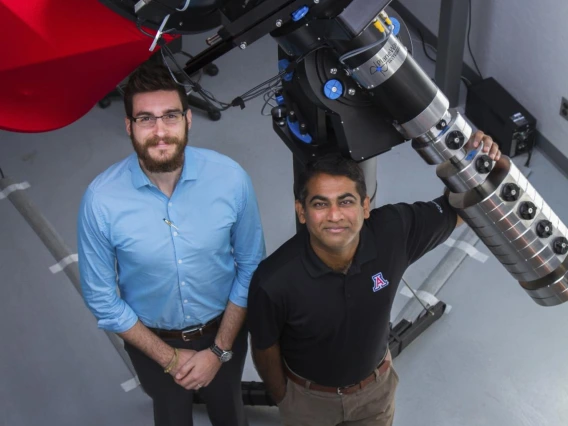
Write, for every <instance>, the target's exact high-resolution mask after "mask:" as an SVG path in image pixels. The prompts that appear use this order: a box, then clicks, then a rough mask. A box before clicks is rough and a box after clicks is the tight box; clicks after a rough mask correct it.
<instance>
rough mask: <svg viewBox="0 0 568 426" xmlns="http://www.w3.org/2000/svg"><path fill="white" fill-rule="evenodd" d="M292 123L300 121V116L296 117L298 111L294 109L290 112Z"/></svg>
mask: <svg viewBox="0 0 568 426" xmlns="http://www.w3.org/2000/svg"><path fill="white" fill-rule="evenodd" d="M289 118H290V123H295V122H296V121H298V117H296V113H295V112H294V111H290V113H289Z"/></svg>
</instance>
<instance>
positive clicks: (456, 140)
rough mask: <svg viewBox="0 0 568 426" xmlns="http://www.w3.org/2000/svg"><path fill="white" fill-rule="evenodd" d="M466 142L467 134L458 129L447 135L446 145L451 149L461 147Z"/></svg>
mask: <svg viewBox="0 0 568 426" xmlns="http://www.w3.org/2000/svg"><path fill="white" fill-rule="evenodd" d="M464 142H465V136H464V135H463V133H462V132H459V131H457V130H455V131H453V132H451V133H450V134H449V135H448V136H446V146H447V147H448V148H450V149H460V148H461V147H462V146H463V144H464Z"/></svg>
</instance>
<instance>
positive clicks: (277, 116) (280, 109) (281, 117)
mask: <svg viewBox="0 0 568 426" xmlns="http://www.w3.org/2000/svg"><path fill="white" fill-rule="evenodd" d="M270 112H271V114H272V119H273V120H274V121H275V122H276V124H278V125H279V126H284V125H285V124H286V114H287V113H286V107H285V106H282V105H279V106H275V107H274V108H272V110H271V111H270Z"/></svg>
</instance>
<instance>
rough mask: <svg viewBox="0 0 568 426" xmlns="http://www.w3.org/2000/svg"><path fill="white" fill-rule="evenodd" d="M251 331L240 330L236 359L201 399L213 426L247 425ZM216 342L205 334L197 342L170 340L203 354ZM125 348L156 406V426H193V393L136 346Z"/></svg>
mask: <svg viewBox="0 0 568 426" xmlns="http://www.w3.org/2000/svg"><path fill="white" fill-rule="evenodd" d="M247 336H248V331H247V329H246V327H243V329H242V330H241V331H240V333H239V335H238V336H237V338H236V339H235V343H234V344H233V348H232V350H233V358H232V359H231V360H230V361H229V362H227V363H225V364H223V365H222V366H221V368H220V369H219V372H218V373H217V375H216V376H215V378H214V379H213V381H212V382H211V383H210V384H209V386H207V387H205V388H201V389H200V390H199V391H198V392H199V396H200V397H201V398H202V399H203V401H205V405H206V407H207V413H208V414H209V419H210V420H211V424H212V425H213V426H248V421H247V419H246V417H245V413H244V405H243V397H242V390H241V380H242V375H243V369H244V365H245V358H246V354H247V349H248V343H247ZM214 340H215V334H206V335H204V336H202V337H200V338H199V339H198V340H194V341H191V342H184V341H183V340H181V339H180V340H167V341H166V342H167V343H168V344H169V345H170V346H172V347H176V348H180V349H193V350H195V351H201V350H204V349H207V348H209V347H210V346H211V345H212V344H213V341H214ZM124 348H125V349H126V352H128V355H129V356H130V359H131V360H132V364H133V365H134V369H135V370H136V373H137V374H138V380H139V381H140V384H141V385H142V389H144V392H146V393H147V394H148V396H149V397H150V398H152V401H153V403H154V423H155V425H156V426H193V416H192V405H193V392H197V391H193V390H190V391H188V390H185V389H184V388H182V387H181V386H180V385H178V384H177V383H176V382H175V381H174V378H173V377H172V376H171V375H169V374H166V373H164V370H163V368H162V367H161V366H160V365H159V364H158V363H156V362H155V361H154V360H152V359H151V358H148V357H147V356H146V355H145V354H144V353H143V352H141V351H139V350H138V349H136V348H135V347H134V346H132V345H129V344H128V343H126V342H125V345H124Z"/></svg>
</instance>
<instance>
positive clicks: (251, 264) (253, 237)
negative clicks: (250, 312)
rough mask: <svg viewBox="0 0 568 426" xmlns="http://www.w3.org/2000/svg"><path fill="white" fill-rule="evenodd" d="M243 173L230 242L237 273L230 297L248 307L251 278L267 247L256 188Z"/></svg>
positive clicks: (238, 304) (234, 301) (236, 303)
mask: <svg viewBox="0 0 568 426" xmlns="http://www.w3.org/2000/svg"><path fill="white" fill-rule="evenodd" d="M242 175H243V178H242V186H241V189H242V191H241V193H240V197H239V199H238V200H237V207H238V214H237V220H236V222H235V223H234V225H233V227H232V229H231V245H232V247H233V256H234V257H235V263H236V265H237V274H236V276H235V279H234V280H233V286H232V288H231V293H230V295H229V300H230V301H231V302H232V303H234V304H235V305H237V306H240V307H242V308H246V307H247V298H248V290H249V285H250V280H251V278H252V275H253V273H254V271H255V270H256V268H257V267H258V264H259V263H260V261H261V260H262V259H264V257H265V255H266V249H265V244H264V234H263V231H262V223H261V220H260V213H259V210H258V203H257V200H256V195H255V192H254V188H253V185H252V182H251V180H250V178H249V176H248V175H247V174H246V173H245V172H244V171H242Z"/></svg>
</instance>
